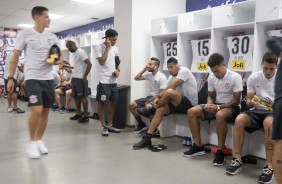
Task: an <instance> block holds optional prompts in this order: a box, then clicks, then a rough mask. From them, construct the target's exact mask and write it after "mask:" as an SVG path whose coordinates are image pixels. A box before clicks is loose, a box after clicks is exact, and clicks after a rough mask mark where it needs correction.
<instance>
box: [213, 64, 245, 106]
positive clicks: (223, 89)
mask: <svg viewBox="0 0 282 184" xmlns="http://www.w3.org/2000/svg"><path fill="white" fill-rule="evenodd" d="M208 91H210V92H214V91H215V92H216V99H215V103H220V104H224V103H228V102H230V101H231V100H232V99H233V93H234V92H241V91H243V85H242V77H241V75H239V74H238V73H236V72H233V71H231V70H229V69H227V70H226V74H225V75H224V77H223V78H221V79H218V78H216V77H215V76H214V74H213V73H211V74H210V76H209V78H208Z"/></svg>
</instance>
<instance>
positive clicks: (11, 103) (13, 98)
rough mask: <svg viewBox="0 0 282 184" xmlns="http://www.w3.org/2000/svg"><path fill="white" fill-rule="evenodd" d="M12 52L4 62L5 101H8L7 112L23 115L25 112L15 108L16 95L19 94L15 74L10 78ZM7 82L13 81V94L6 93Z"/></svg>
mask: <svg viewBox="0 0 282 184" xmlns="http://www.w3.org/2000/svg"><path fill="white" fill-rule="evenodd" d="M12 54H13V52H11V53H10V54H8V55H7V57H6V62H5V73H4V82H5V91H6V92H7V100H8V109H7V111H8V112H12V113H24V112H25V111H23V110H21V109H19V108H18V106H17V104H18V103H17V100H18V93H19V87H18V82H17V73H15V75H14V76H13V77H10V61H11V57H12ZM9 80H13V81H14V89H13V92H10V93H9V92H8V89H7V84H8V81H9Z"/></svg>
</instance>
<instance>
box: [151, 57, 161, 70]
mask: <svg viewBox="0 0 282 184" xmlns="http://www.w3.org/2000/svg"><path fill="white" fill-rule="evenodd" d="M151 60H152V61H155V63H156V64H157V65H158V68H159V66H160V60H159V59H158V58H156V57H151Z"/></svg>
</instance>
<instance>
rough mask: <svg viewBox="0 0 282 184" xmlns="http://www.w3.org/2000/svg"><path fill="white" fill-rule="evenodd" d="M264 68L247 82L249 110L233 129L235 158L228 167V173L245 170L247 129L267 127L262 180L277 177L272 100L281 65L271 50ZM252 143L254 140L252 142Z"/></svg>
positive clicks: (265, 58)
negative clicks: (278, 69)
mask: <svg viewBox="0 0 282 184" xmlns="http://www.w3.org/2000/svg"><path fill="white" fill-rule="evenodd" d="M261 67H262V70H261V71H258V72H256V73H253V74H251V75H250V77H249V78H248V82H247V107H248V108H249V109H250V110H247V111H245V112H243V113H241V114H240V115H239V116H237V118H236V120H235V126H234V129H233V144H234V151H235V152H234V154H235V158H233V159H232V160H231V164H230V165H229V167H228V168H227V169H226V173H228V174H231V175H234V174H237V173H238V172H239V171H241V170H242V168H243V164H242V155H241V154H242V149H243V144H244V135H245V132H244V131H245V130H246V131H247V132H249V133H253V132H254V131H256V130H258V129H260V128H263V129H264V143H265V152H266V164H265V167H264V168H263V170H262V173H261V175H260V176H259V179H258V182H259V183H271V181H272V179H273V167H272V155H273V142H272V139H271V135H272V122H273V112H272V104H273V101H274V83H275V73H276V68H277V57H276V56H275V55H273V54H271V53H266V54H264V56H263V58H262V62H261ZM250 144H252V143H251V142H250Z"/></svg>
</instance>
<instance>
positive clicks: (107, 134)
mask: <svg viewBox="0 0 282 184" xmlns="http://www.w3.org/2000/svg"><path fill="white" fill-rule="evenodd" d="M102 136H109V130H108V128H107V127H103V130H102Z"/></svg>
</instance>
